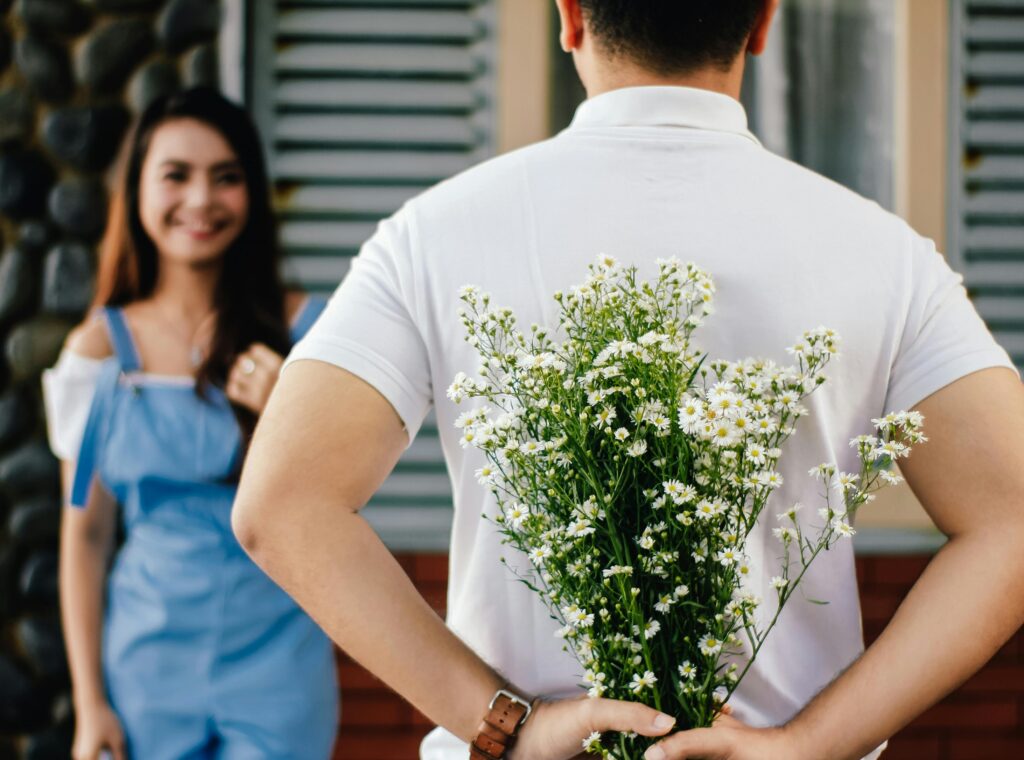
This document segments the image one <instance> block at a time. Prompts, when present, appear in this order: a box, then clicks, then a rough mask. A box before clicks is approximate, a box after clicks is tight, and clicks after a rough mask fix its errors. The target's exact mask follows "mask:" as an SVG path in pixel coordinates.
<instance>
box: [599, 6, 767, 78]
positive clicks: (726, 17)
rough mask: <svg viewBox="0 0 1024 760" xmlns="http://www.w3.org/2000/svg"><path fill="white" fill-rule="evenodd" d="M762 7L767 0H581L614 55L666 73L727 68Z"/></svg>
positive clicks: (600, 41) (733, 59)
mask: <svg viewBox="0 0 1024 760" xmlns="http://www.w3.org/2000/svg"><path fill="white" fill-rule="evenodd" d="M763 6H764V0H580V7H581V8H582V9H583V14H584V17H585V18H586V20H587V23H588V26H589V28H590V31H591V33H592V34H593V35H594V36H595V38H596V39H597V40H598V42H599V43H600V44H601V45H602V46H603V47H604V48H605V49H606V50H607V51H608V53H609V54H611V55H613V56H622V57H626V58H629V59H631V60H633V61H635V62H636V63H638V64H640V65H641V66H643V67H644V68H646V69H650V70H651V71H655V72H657V73H659V74H663V75H673V74H686V73H690V72H693V71H696V70H698V69H703V68H707V67H715V68H718V69H721V70H727V69H728V68H729V67H730V66H731V65H732V63H733V61H735V60H736V56H738V55H739V53H740V51H741V50H742V49H743V46H744V44H745V43H746V41H747V38H748V37H749V36H750V32H751V30H752V29H753V28H754V23H755V22H756V21H757V17H758V13H759V12H760V11H761V9H762V8H763Z"/></svg>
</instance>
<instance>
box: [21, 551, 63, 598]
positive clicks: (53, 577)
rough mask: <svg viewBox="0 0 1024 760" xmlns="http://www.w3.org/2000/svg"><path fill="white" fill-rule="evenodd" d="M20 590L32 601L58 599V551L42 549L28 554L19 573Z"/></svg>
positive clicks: (23, 595)
mask: <svg viewBox="0 0 1024 760" xmlns="http://www.w3.org/2000/svg"><path fill="white" fill-rule="evenodd" d="M18 592H19V593H20V594H21V596H22V597H23V598H25V599H26V600H28V601H30V602H46V601H56V599H57V553H56V552H54V551H50V550H48V549H40V550H39V551H36V552H33V553H32V554H30V555H29V556H28V559H26V560H25V564H24V565H22V566H21V573H19V574H18Z"/></svg>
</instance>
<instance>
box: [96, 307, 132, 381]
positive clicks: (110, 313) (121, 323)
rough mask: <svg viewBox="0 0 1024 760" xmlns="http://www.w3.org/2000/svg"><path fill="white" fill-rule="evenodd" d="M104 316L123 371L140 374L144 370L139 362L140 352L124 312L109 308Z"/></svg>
mask: <svg viewBox="0 0 1024 760" xmlns="http://www.w3.org/2000/svg"><path fill="white" fill-rule="evenodd" d="M103 316H104V318H105V319H106V320H107V331H108V332H109V333H110V342H111V343H113V345H114V353H115V354H117V361H118V362H119V363H120V365H121V371H122V372H138V371H139V370H141V369H142V362H141V361H140V360H139V352H138V350H137V349H136V348H135V341H134V340H133V339H132V334H131V331H130V330H129V329H128V322H127V321H126V320H125V318H124V310H123V309H120V308H117V307H114V306H107V307H105V308H104V309H103Z"/></svg>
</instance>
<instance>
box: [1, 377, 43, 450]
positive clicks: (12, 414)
mask: <svg viewBox="0 0 1024 760" xmlns="http://www.w3.org/2000/svg"><path fill="white" fill-rule="evenodd" d="M32 412H33V410H32V403H31V401H29V399H28V397H27V396H26V394H25V393H24V392H23V391H21V390H19V389H17V388H15V389H11V390H8V391H7V392H5V393H3V394H0V450H3V449H8V448H10V447H11V446H12V445H14V444H15V443H16V442H17V441H18V439H19V438H21V437H22V436H24V435H25V434H26V433H28V432H29V430H30V429H31V428H32V422H33V419H32V418H33V417H34V416H35V415H34V414H33V413H32Z"/></svg>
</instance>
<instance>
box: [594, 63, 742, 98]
mask: <svg viewBox="0 0 1024 760" xmlns="http://www.w3.org/2000/svg"><path fill="white" fill-rule="evenodd" d="M743 67H744V59H743V57H740V58H739V59H738V61H737V63H736V65H734V66H733V67H732V68H731V69H730V70H728V71H721V70H719V69H715V68H707V69H701V70H699V71H695V72H692V73H689V74H677V75H669V76H665V75H661V74H657V73H655V72H653V71H649V70H647V69H644V68H641V67H639V66H636V65H633V64H629V63H625V62H622V61H617V62H616V63H615V64H614V65H608V66H603V67H601V68H600V69H599V70H596V71H593V72H590V73H589V76H586V77H585V79H584V86H585V87H586V90H587V97H588V98H593V97H596V96H597V95H601V94H603V93H605V92H611V91H612V90H621V89H623V88H625V87H695V88H697V89H701V90H710V91H711V92H718V93H721V94H723V95H728V96H729V97H731V98H733V99H734V100H739V99H740V88H741V86H742V83H743ZM581 74H582V72H581Z"/></svg>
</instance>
